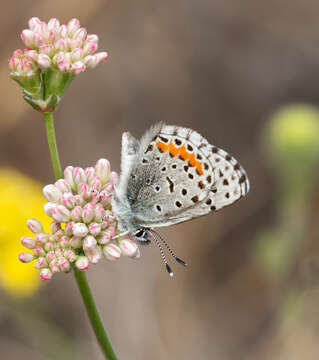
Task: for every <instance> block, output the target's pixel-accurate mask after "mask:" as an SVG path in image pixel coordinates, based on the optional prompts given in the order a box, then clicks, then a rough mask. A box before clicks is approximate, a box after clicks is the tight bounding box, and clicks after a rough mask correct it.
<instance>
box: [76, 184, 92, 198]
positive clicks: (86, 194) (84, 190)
mask: <svg viewBox="0 0 319 360" xmlns="http://www.w3.org/2000/svg"><path fill="white" fill-rule="evenodd" d="M78 192H79V195H81V196H82V197H83V198H84V199H86V200H87V199H89V198H90V196H91V192H90V188H89V185H87V184H78Z"/></svg>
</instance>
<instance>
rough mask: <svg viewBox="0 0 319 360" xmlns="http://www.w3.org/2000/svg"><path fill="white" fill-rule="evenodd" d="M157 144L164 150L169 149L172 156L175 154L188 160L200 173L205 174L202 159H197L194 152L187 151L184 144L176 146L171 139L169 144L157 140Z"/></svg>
mask: <svg viewBox="0 0 319 360" xmlns="http://www.w3.org/2000/svg"><path fill="white" fill-rule="evenodd" d="M156 146H157V147H158V148H159V149H160V150H161V151H162V152H167V151H169V153H170V154H171V156H173V157H176V156H179V157H180V158H181V159H182V160H184V161H188V163H189V165H190V166H192V167H195V168H196V171H197V173H198V174H199V175H203V168H202V163H201V162H200V161H197V160H196V158H195V154H194V153H193V154H190V153H188V152H187V150H186V147H185V145H183V146H181V147H176V146H175V145H174V144H173V142H172V140H171V141H170V142H169V144H168V145H167V144H165V143H163V142H161V141H157V142H156Z"/></svg>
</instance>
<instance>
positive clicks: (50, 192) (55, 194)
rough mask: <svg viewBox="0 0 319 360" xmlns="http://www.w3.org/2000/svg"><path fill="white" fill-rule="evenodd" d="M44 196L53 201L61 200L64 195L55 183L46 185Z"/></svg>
mask: <svg viewBox="0 0 319 360" xmlns="http://www.w3.org/2000/svg"><path fill="white" fill-rule="evenodd" d="M43 195H44V197H45V198H46V199H47V200H48V201H51V202H55V201H59V200H60V197H61V195H62V193H61V191H60V190H59V189H58V188H57V187H56V186H54V185H52V184H50V185H46V186H45V187H44V188H43Z"/></svg>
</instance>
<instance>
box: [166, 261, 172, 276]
mask: <svg viewBox="0 0 319 360" xmlns="http://www.w3.org/2000/svg"><path fill="white" fill-rule="evenodd" d="M165 266H166V270H167V272H168V273H169V276H171V277H172V276H174V273H173V271H172V269H171V267H170V266H169V265H168V264H165Z"/></svg>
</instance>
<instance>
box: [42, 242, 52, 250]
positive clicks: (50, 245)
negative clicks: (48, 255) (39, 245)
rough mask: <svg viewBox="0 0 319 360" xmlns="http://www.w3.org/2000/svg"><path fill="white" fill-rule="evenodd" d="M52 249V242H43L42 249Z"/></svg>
mask: <svg viewBox="0 0 319 360" xmlns="http://www.w3.org/2000/svg"><path fill="white" fill-rule="evenodd" d="M52 249H53V243H52V242H47V243H45V244H44V250H45V251H51V250H52Z"/></svg>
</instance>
